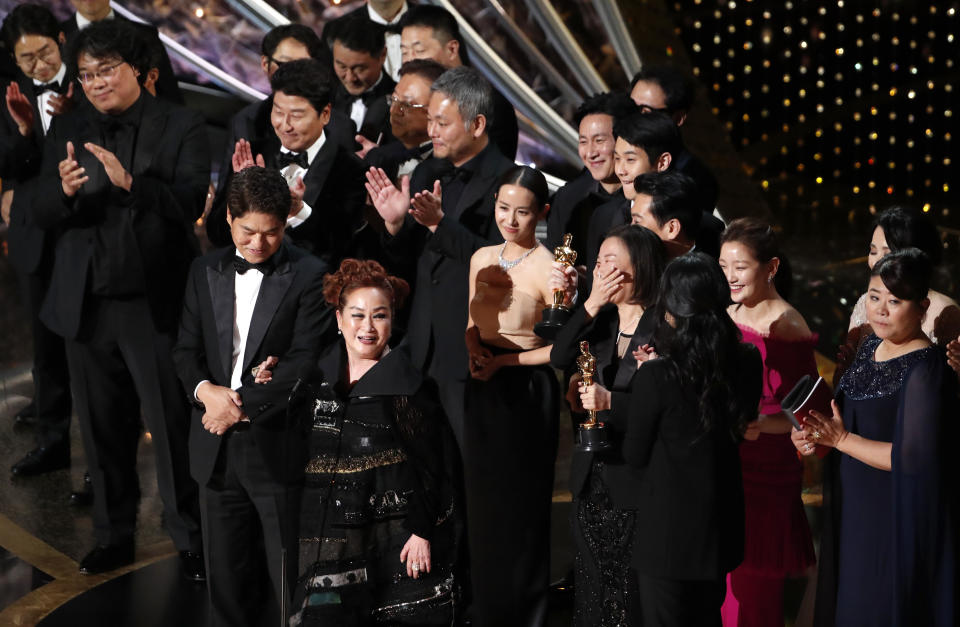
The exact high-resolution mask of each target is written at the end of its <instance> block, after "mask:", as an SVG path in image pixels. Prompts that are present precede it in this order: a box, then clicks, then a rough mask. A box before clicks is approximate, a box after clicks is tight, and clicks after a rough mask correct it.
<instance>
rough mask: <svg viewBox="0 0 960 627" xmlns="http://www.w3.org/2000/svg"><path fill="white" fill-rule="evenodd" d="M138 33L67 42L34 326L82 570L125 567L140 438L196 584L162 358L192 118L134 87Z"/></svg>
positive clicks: (185, 472) (192, 178)
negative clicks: (71, 84)
mask: <svg viewBox="0 0 960 627" xmlns="http://www.w3.org/2000/svg"><path fill="white" fill-rule="evenodd" d="M143 55H144V50H143V40H142V38H141V37H140V33H139V31H138V30H137V29H135V28H133V27H131V26H130V25H128V24H125V23H123V22H120V21H115V20H114V21H103V22H100V23H96V24H92V25H90V26H88V27H87V28H85V29H84V30H82V31H81V32H79V33H78V34H77V35H76V37H75V38H74V39H73V41H72V45H71V47H70V50H69V53H68V54H67V55H66V56H67V63H68V64H69V65H70V66H71V67H72V68H75V71H76V76H77V79H78V81H79V83H80V85H81V86H82V88H83V92H84V95H85V96H86V101H85V102H83V103H81V104H80V105H78V106H77V107H76V108H75V109H74V110H72V111H70V112H68V113H65V114H63V115H61V116H58V117H57V118H56V119H55V120H54V123H53V125H52V126H51V128H50V132H49V133H48V134H47V137H46V142H45V145H44V149H43V164H42V165H41V170H40V176H39V177H38V178H36V179H34V180H33V181H32V182H31V183H30V184H31V185H35V186H36V189H37V190H38V191H42V193H37V194H36V196H35V200H34V214H35V219H36V222H37V224H38V226H40V227H41V228H43V229H46V230H47V231H48V232H49V233H51V234H52V235H53V236H54V237H55V238H56V244H55V249H54V260H53V269H52V274H51V280H50V287H49V290H48V291H47V295H46V298H45V300H44V303H43V307H42V309H41V312H40V318H41V320H43V322H44V323H45V324H46V325H47V326H48V327H49V328H50V329H51V330H52V331H54V332H55V333H57V334H59V335H61V336H62V337H63V338H64V339H65V341H66V352H67V364H68V368H69V371H70V379H71V382H72V387H73V399H74V403H75V408H76V411H77V417H78V419H79V421H80V430H81V433H82V435H83V444H84V449H85V451H86V457H87V461H88V462H89V467H90V476H91V481H92V483H93V488H94V493H95V495H96V498H95V499H94V503H93V525H94V535H95V541H96V546H95V548H94V549H93V550H92V551H91V552H90V553H89V554H88V555H87V556H86V557H84V558H83V559H82V560H81V561H80V572H81V573H82V574H94V573H101V572H105V571H109V570H113V569H115V568H118V567H120V566H124V565H126V564H129V563H131V562H133V560H134V532H135V530H136V515H137V506H138V502H139V496H140V489H139V484H138V479H137V463H136V462H137V454H136V452H137V445H138V442H139V440H140V433H141V416H142V419H143V424H144V425H145V427H146V429H147V430H149V432H150V434H151V436H152V437H151V441H152V448H153V450H154V454H155V457H156V473H157V483H158V487H159V494H160V498H161V500H162V502H163V506H164V511H163V519H164V523H165V526H166V528H167V531H168V532H169V533H170V535H171V537H172V539H173V543H174V545H175V546H176V548H177V549H178V550H179V551H180V555H181V566H182V572H183V574H184V576H186V577H188V578H190V579H192V580H195V581H201V580H203V579H204V577H205V574H204V568H203V560H202V542H201V531H200V519H199V503H198V498H197V495H198V491H197V485H196V483H195V482H194V480H193V479H192V478H191V476H190V472H189V467H188V455H187V434H188V433H189V410H188V405H187V398H186V397H185V396H184V395H183V392H182V390H181V389H180V386H179V384H178V381H177V375H176V370H175V368H174V365H173V360H172V357H171V350H172V347H173V342H174V339H175V335H176V331H177V325H178V321H179V316H180V312H181V302H182V298H183V294H184V289H185V283H186V275H187V271H188V269H189V266H190V263H191V260H192V259H193V257H195V256H196V254H197V252H198V248H199V247H198V245H197V242H196V238H195V237H194V236H193V231H192V226H193V222H194V221H195V220H196V219H197V218H198V217H199V216H200V213H201V211H202V210H203V203H204V198H205V196H206V191H207V185H208V182H209V179H210V156H209V151H208V150H207V137H206V132H205V130H204V121H203V118H202V116H200V115H199V114H198V113H195V112H192V111H189V110H187V109H184V108H182V107H178V106H176V105H173V104H170V103H169V102H166V101H164V100H162V99H155V98H153V97H152V96H150V95H149V94H148V93H146V91H145V90H143V89H142V88H141V86H140V83H139V81H138V75H139V73H140V70H138V69H137V68H138V67H139V64H140V63H141V59H142V58H143Z"/></svg>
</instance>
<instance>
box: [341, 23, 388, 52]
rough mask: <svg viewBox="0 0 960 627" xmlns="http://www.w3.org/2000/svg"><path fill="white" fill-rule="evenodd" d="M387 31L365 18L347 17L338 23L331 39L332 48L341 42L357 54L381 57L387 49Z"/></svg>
mask: <svg viewBox="0 0 960 627" xmlns="http://www.w3.org/2000/svg"><path fill="white" fill-rule="evenodd" d="M385 35H386V31H385V30H384V28H383V27H382V26H380V25H379V24H375V23H373V22H371V21H370V20H368V19H367V17H366V16H365V15H364V16H362V17H361V16H357V17H347V18H344V19H343V20H341V21H338V22H336V26H335V27H334V31H333V35H332V36H331V37H330V48H331V50H332V49H333V44H335V43H336V42H340V45H341V46H343V47H344V48H348V49H350V50H353V51H356V52H366V53H367V54H369V55H370V56H371V57H379V56H380V55H381V54H382V53H383V51H384V50H385V49H386V47H387V41H386V39H385Z"/></svg>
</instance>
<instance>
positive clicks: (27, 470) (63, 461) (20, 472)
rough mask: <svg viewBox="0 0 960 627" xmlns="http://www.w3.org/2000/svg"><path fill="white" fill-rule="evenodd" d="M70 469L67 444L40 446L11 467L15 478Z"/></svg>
mask: <svg viewBox="0 0 960 627" xmlns="http://www.w3.org/2000/svg"><path fill="white" fill-rule="evenodd" d="M69 467H70V447H69V446H68V445H66V444H53V445H51V446H40V447H37V448H35V449H33V450H32V451H30V452H29V453H27V454H26V455H25V456H24V458H23V459H21V460H20V461H18V462H17V463H16V464H14V465H13V466H11V467H10V472H12V473H13V476H14V477H30V476H33V475H39V474H43V473H45V472H52V471H54V470H61V469H63V468H69Z"/></svg>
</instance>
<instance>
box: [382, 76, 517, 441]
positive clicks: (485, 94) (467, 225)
mask: <svg viewBox="0 0 960 627" xmlns="http://www.w3.org/2000/svg"><path fill="white" fill-rule="evenodd" d="M431 91H432V93H431V95H430V105H429V115H430V138H431V139H432V141H433V154H434V158H432V159H428V160H426V161H424V162H423V163H421V164H420V165H419V166H417V169H416V170H414V172H413V176H412V177H411V178H410V179H406V178H404V179H403V180H402V181H401V186H400V188H399V189H398V188H397V187H395V186H394V185H393V184H392V183H391V182H390V179H389V178H387V176H386V173H385V172H384V171H383V170H374V169H371V170H370V172H368V174H367V181H368V184H367V191H368V192H369V193H370V197H371V198H372V199H373V202H374V205H375V207H376V209H377V211H378V212H379V213H380V215H381V216H382V217H383V220H384V223H385V225H386V229H387V232H388V233H389V236H388V237H387V238H386V241H385V249H386V252H387V253H388V254H390V255H392V256H395V257H399V258H417V268H416V277H415V284H416V289H415V290H414V297H413V306H412V308H411V312H410V321H409V328H408V331H407V336H406V338H405V340H404V343H403V344H402V346H406V348H407V350H409V351H410V354H411V357H412V360H413V362H414V364H416V365H417V366H418V367H419V368H420V369H421V371H422V372H423V373H424V374H425V375H427V376H428V377H430V378H432V379H434V380H435V381H436V382H437V384H438V387H439V390H440V398H441V402H442V403H443V408H444V410H445V411H446V413H447V416H448V418H449V419H450V422H451V425H452V427H453V431H454V435H455V436H456V438H457V443H458V444H460V445H461V448H462V445H463V415H464V408H463V395H464V390H465V384H466V379H467V374H468V373H467V349H466V345H465V343H464V341H463V334H464V331H465V330H466V328H467V295H468V273H469V268H470V257H471V256H472V255H473V253H474V252H475V251H476V250H477V249H478V248H480V247H482V246H487V245H490V244H492V243H493V242H497V241H502V238H501V237H500V232H499V230H498V229H497V225H496V222H495V221H494V215H493V213H494V212H493V208H494V199H495V195H496V193H497V190H498V189H499V180H500V177H501V176H502V175H503V173H504V172H505V171H507V170H508V169H510V168H511V167H512V166H513V162H512V161H510V160H509V159H507V158H506V157H504V156H503V155H502V154H500V151H499V150H498V149H497V147H496V146H495V145H494V144H493V143H492V142H491V141H490V139H489V137H488V135H487V122H486V121H487V116H489V115H491V113H492V111H493V93H492V92H493V90H492V88H491V87H490V83H488V82H487V80H486V79H485V78H483V76H482V75H481V74H480V73H479V72H477V71H476V70H474V69H472V68H468V67H458V68H453V69H450V70H447V71H446V72H444V74H443V75H442V76H441V77H440V78H438V79H437V80H436V81H435V82H434V83H433V87H432V89H431ZM411 192H413V193H414V195H413V196H412V197H411Z"/></svg>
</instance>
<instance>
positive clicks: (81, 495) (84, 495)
mask: <svg viewBox="0 0 960 627" xmlns="http://www.w3.org/2000/svg"><path fill="white" fill-rule="evenodd" d="M91 503H93V483H92V482H91V481H90V473H89V472H85V473H83V485H82V486H81V487H80V489H79V490H77V491H76V492H71V493H70V504H71V505H73V506H74V507H86V506H88V505H90V504H91Z"/></svg>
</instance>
